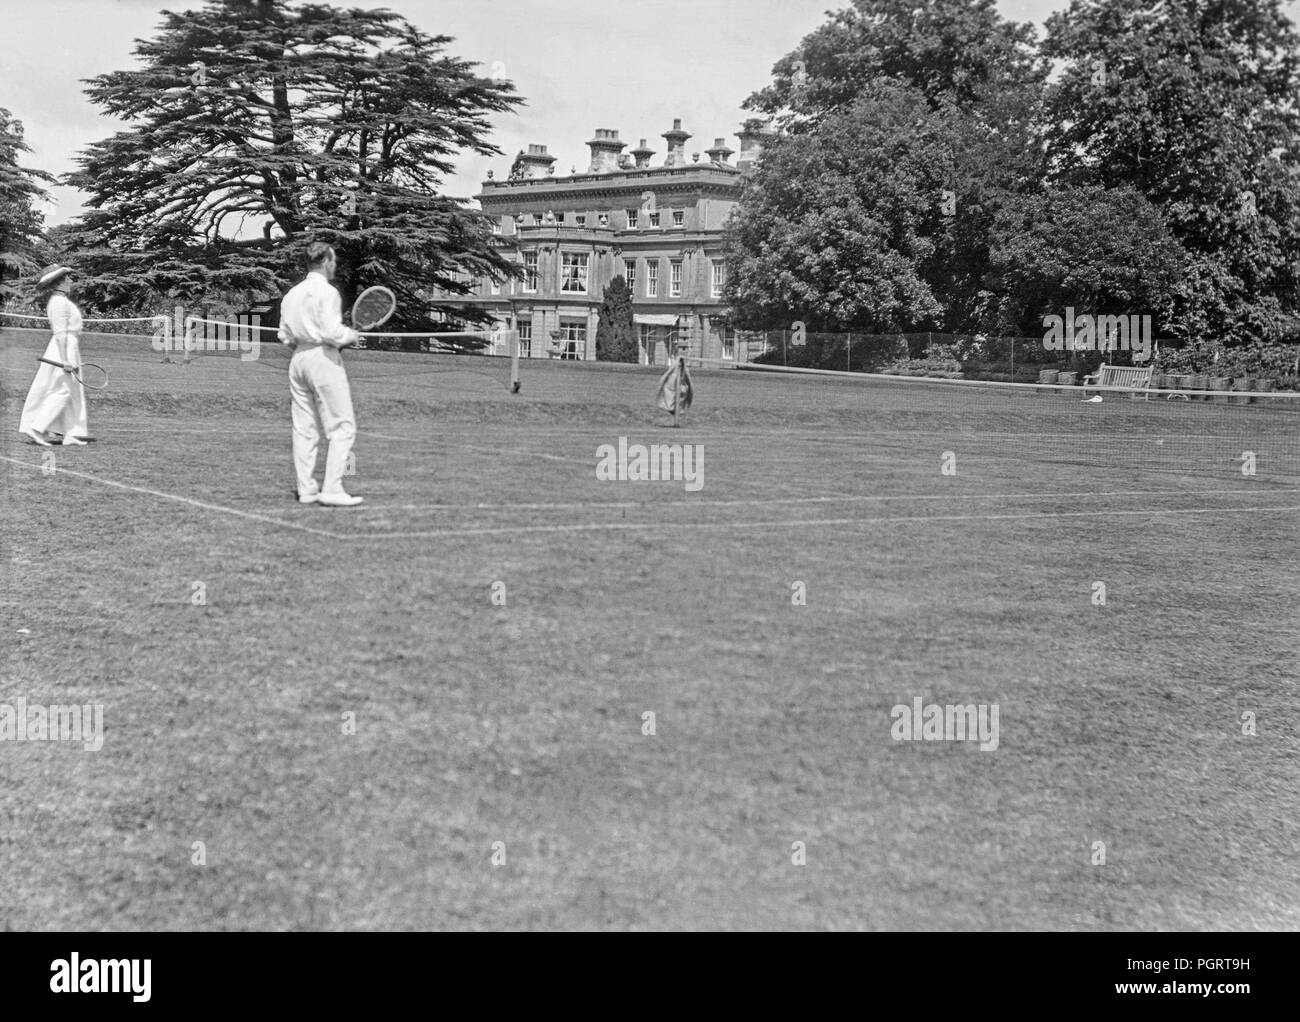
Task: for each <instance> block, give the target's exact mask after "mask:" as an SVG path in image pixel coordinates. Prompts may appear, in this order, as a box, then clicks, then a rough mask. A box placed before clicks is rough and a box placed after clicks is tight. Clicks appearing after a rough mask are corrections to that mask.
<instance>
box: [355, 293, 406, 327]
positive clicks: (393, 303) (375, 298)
mask: <svg viewBox="0 0 1300 1022" xmlns="http://www.w3.org/2000/svg"><path fill="white" fill-rule="evenodd" d="M396 311H397V297H396V296H395V295H394V294H393V292H391V291H389V290H388V288H386V287H380V286H375V287H368V288H366V289H365V290H364V291H362V292H361V294H359V295H357V300H356V301H355V302H353V303H352V328H353V329H354V330H373V329H375V327H378V326H383V325H384V324H385V323H387V322H388V319H389V317H390V316H392V314H393V313H394V312H396Z"/></svg>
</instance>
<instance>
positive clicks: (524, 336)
mask: <svg viewBox="0 0 1300 1022" xmlns="http://www.w3.org/2000/svg"><path fill="white" fill-rule="evenodd" d="M519 357H520V358H532V357H533V324H532V323H520V324H519Z"/></svg>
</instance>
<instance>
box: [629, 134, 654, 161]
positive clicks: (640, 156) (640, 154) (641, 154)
mask: <svg viewBox="0 0 1300 1022" xmlns="http://www.w3.org/2000/svg"><path fill="white" fill-rule="evenodd" d="M654 154H655V151H654V150H653V149H648V148H646V144H645V139H641V144H640V145H639V146H637V147H636V148H635V149H633V150H632V158H633V159H634V160H636V165H637V167H638V168H640V167H648V166H650V157H651V156H653V155H654Z"/></svg>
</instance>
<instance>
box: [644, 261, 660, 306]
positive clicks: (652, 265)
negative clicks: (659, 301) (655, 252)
mask: <svg viewBox="0 0 1300 1022" xmlns="http://www.w3.org/2000/svg"><path fill="white" fill-rule="evenodd" d="M645 296H646V297H647V298H658V297H659V260H658V259H649V260H647V261H646V264H645Z"/></svg>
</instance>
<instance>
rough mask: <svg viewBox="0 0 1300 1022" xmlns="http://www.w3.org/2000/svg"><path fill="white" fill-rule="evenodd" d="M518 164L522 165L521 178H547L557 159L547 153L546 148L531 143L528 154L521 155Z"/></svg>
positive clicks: (520, 169)
mask: <svg viewBox="0 0 1300 1022" xmlns="http://www.w3.org/2000/svg"><path fill="white" fill-rule="evenodd" d="M517 162H518V163H519V165H520V166H519V176H520V177H524V178H530V177H545V176H546V175H547V172H549V171H550V169H551V164H552V163H554V162H555V157H554V156H551V155H550V154H549V153H547V151H546V146H544V145H533V144H532V143H529V145H528V152H526V153H520V154H519V156H518V157H517Z"/></svg>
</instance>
